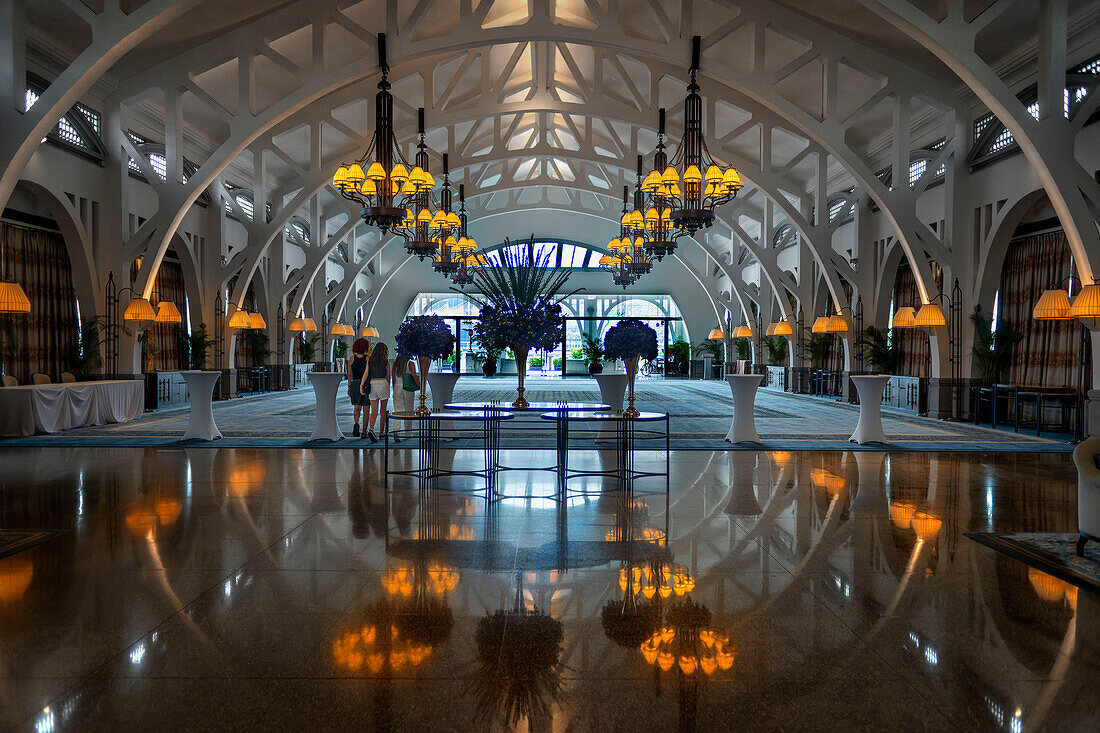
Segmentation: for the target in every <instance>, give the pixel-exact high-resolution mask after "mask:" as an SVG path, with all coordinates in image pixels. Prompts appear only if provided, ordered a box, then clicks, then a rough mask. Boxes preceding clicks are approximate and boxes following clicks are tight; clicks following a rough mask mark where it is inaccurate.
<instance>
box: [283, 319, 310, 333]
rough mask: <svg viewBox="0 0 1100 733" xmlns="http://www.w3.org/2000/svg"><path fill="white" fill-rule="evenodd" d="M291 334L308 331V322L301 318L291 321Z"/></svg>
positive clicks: (289, 327)
mask: <svg viewBox="0 0 1100 733" xmlns="http://www.w3.org/2000/svg"><path fill="white" fill-rule="evenodd" d="M287 328H288V329H289V330H290V332H291V333H301V332H302V331H305V330H306V322H305V319H303V318H302V317H301V316H294V318H293V319H291V321H290V325H289V326H287Z"/></svg>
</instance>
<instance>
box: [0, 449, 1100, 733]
mask: <svg viewBox="0 0 1100 733" xmlns="http://www.w3.org/2000/svg"><path fill="white" fill-rule="evenodd" d="M444 455H445V457H446V458H447V459H448V460H450V461H453V462H454V464H455V465H456V466H459V467H461V466H462V465H464V464H469V463H471V462H476V461H477V460H479V459H480V452H469V453H466V452H459V453H457V454H456V455H451V454H447V453H445V454H444ZM605 458H607V457H606V456H604V455H601V454H600V453H598V452H595V451H593V452H588V453H582V454H579V455H577V456H576V458H575V459H574V460H573V465H574V466H575V467H577V466H580V465H582V464H584V463H587V464H589V465H591V466H592V467H597V466H598V465H600V464H601V463H602V462H603V461H604V460H605ZM396 460H398V461H399V462H401V461H409V460H411V458H410V456H408V455H400V456H398V457H397V459H396ZM502 461H503V462H507V463H510V464H516V463H519V462H522V461H530V462H531V464H532V465H538V464H547V463H551V462H552V456H551V455H550V454H549V453H545V454H542V453H540V452H539V451H508V450H506V451H504V452H503V454H502ZM661 461H663V453H662V454H660V455H658V454H650V453H641V454H640V455H639V456H638V459H637V464H638V466H639V467H646V466H649V467H653V466H656V465H657V464H659V463H660V462H661ZM380 470H381V455H380V452H379V451H357V450H347V451H310V450H305V449H302V450H247V449H214V448H191V449H167V448H166V449H152V448H148V449H139V448H102V447H101V448H25V449H24V448H3V449H0V528H20V529H60V530H65V532H64V534H62V535H60V536H58V537H56V538H54V539H50V540H47V541H45V542H43V543H41V544H39V545H37V546H35V547H33V548H32V549H30V550H26V551H23V552H20V553H18V554H14V555H11V556H8V557H5V558H0V730H8V729H11V730H34V731H40V732H45V731H62V730H82V731H83V730H111V731H115V730H230V729H232V730H250V729H257V730H303V729H307V728H308V729H318V730H330V729H331V730H433V731H435V730H512V729H518V730H539V731H543V730H545V731H549V730H551V729H553V730H569V731H573V730H576V731H588V730H604V731H618V730H630V729H636V728H640V727H643V726H645V727H646V728H648V729H650V730H691V729H697V730H729V729H731V728H735V729H738V730H829V731H834V730H836V731H839V730H876V731H879V730H901V731H906V730H936V731H941V730H966V731H973V730H978V731H981V730H989V731H1007V732H1008V733H1023V732H1025V731H1028V732H1029V731H1040V730H1052V731H1077V730H1081V731H1085V730H1097V729H1100V702H1098V700H1100V697H1098V696H1097V694H1096V691H1097V689H1098V688H1097V684H1098V680H1100V598H1098V597H1096V596H1095V595H1092V594H1090V593H1088V592H1086V591H1084V590H1082V591H1080V592H1077V589H1075V588H1072V587H1069V586H1066V585H1065V584H1061V583H1060V582H1058V581H1054V582H1051V581H1052V580H1053V579H1050V578H1049V576H1042V575H1041V574H1036V572H1035V571H1030V570H1029V568H1028V567H1026V566H1025V565H1023V564H1021V563H1019V562H1017V561H1015V560H1012V559H1010V558H1008V557H1007V556H1004V555H1001V554H998V553H996V552H994V551H992V550H990V549H987V548H985V547H982V546H979V545H977V544H976V543H975V542H973V541H971V540H969V539H968V538H966V537H963V536H962V532H964V531H968V530H975V531H993V530H1002V531H1011V530H1027V531H1054V532H1056V531H1067V532H1069V531H1075V530H1076V489H1075V487H1076V478H1075V471H1074V468H1073V464H1072V460H1071V458H1070V456H1067V455H1061V454H1036V453H1032V454H1006V453H998V454H981V453H966V454H962V453H956V454H949V453H939V454H937V453H888V452H887V453H881V452H880V453H866V452H802V453H787V452H741V453H730V452H724V451H716V452H709V451H674V452H673V454H672V459H671V466H670V470H671V472H672V491H671V494H670V495H669V496H668V497H667V499H666V497H665V495H664V494H663V491H657V489H658V488H659V486H663V481H661V482H658V483H659V485H658V484H655V485H648V484H647V483H646V482H645V481H643V482H640V483H639V484H638V485H637V486H636V492H635V494H634V495H633V496H623V495H621V494H619V493H617V492H616V491H614V490H613V487H611V486H610V485H608V486H603V485H602V484H601V483H600V481H601V480H600V479H598V478H594V479H591V480H590V481H589V482H588V483H585V482H584V481H583V480H578V481H575V482H574V483H573V484H572V489H573V491H572V492H571V493H570V496H569V497H568V499H567V500H566V501H564V502H560V503H559V502H556V501H555V500H553V499H552V498H547V496H548V495H551V494H552V493H553V486H554V484H553V482H554V477H553V475H552V474H548V473H525V472H511V473H506V474H503V477H504V484H503V494H504V496H503V498H502V499H501V500H500V501H497V502H492V503H487V502H486V501H485V499H484V497H483V496H482V495H481V494H480V493H479V492H478V490H477V480H476V479H472V478H471V479H463V480H457V481H455V482H453V483H451V484H449V485H450V486H451V488H453V489H455V490H453V491H435V492H431V493H429V494H426V495H420V494H418V493H417V492H416V491H415V490H414V489H413V487H412V486H411V484H409V483H408V482H406V481H405V480H404V479H401V480H396V479H395V480H393V481H392V482H391V486H390V490H389V491H387V490H386V489H385V488H384V486H383V482H382V480H381V477H380V475H379V473H380Z"/></svg>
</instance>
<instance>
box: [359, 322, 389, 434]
mask: <svg viewBox="0 0 1100 733" xmlns="http://www.w3.org/2000/svg"><path fill="white" fill-rule="evenodd" d="M360 389H362V391H363V394H365V395H367V398H368V399H369V400H370V407H369V408H368V410H367V429H366V430H364V431H363V436H364V437H366V438H370V442H372V443H377V442H378V435H377V434H376V433H375V432H374V421H375V420H376V419H377V420H378V421H379V423H380V430H381V431H382V434H383V435H384V434H385V432H386V403H387V402H388V401H389V399H390V352H389V349H388V348H387V347H386V345H385V344H383V343H378V344H375V345H374V348H373V349H371V351H370V357H368V358H367V371H366V373H365V374H363V381H362V383H361V386H360Z"/></svg>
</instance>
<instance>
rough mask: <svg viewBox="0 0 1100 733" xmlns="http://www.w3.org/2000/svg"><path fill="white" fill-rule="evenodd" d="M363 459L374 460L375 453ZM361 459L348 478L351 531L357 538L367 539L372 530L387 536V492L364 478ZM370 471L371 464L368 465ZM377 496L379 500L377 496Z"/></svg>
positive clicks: (380, 535)
mask: <svg viewBox="0 0 1100 733" xmlns="http://www.w3.org/2000/svg"><path fill="white" fill-rule="evenodd" d="M362 460H363V461H370V462H372V463H373V462H375V461H374V456H373V454H372V455H370V456H369V457H364V458H362ZM360 463H361V461H360V459H359V458H357V459H356V460H355V462H354V463H353V464H352V469H351V476H350V477H349V478H348V517H349V518H350V519H351V533H352V536H354V537H356V538H357V539H365V538H367V537H369V536H370V535H371V532H373V533H374V534H375V536H377V537H382V538H385V536H386V525H387V517H386V492H385V488H384V487H382V486H377V485H375V484H373V483H372V482H371V481H368V480H366V479H365V478H364V475H363V470H362V469H361V468H360ZM366 468H367V470H368V472H370V469H371V466H370V465H367V466H366ZM376 497H377V501H375V498H376Z"/></svg>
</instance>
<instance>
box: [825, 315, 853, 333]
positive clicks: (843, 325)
mask: <svg viewBox="0 0 1100 733" xmlns="http://www.w3.org/2000/svg"><path fill="white" fill-rule="evenodd" d="M825 333H848V322H847V321H846V320H844V316H842V315H840V314H839V313H837V314H836V315H835V316H829V322H828V324H826V326H825Z"/></svg>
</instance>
